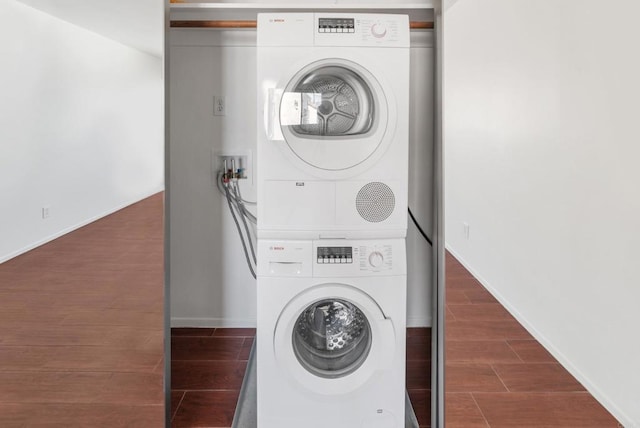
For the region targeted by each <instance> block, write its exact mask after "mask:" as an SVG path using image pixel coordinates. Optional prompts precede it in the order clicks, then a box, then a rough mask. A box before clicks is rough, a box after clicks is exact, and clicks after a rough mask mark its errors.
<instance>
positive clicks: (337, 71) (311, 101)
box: [291, 65, 374, 138]
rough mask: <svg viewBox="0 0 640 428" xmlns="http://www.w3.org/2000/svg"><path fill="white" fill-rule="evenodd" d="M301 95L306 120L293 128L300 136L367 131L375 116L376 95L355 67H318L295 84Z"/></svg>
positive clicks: (338, 134) (339, 134)
mask: <svg viewBox="0 0 640 428" xmlns="http://www.w3.org/2000/svg"><path fill="white" fill-rule="evenodd" d="M292 91H293V92H294V93H298V94H300V95H301V99H302V107H303V111H302V116H301V118H302V120H300V123H299V124H296V125H293V126H292V127H291V130H292V131H293V132H294V133H295V134H297V135H298V136H300V137H302V138H304V137H305V136H313V137H316V136H348V135H361V134H366V133H367V132H369V130H370V129H371V126H372V123H373V118H374V111H373V109H374V102H373V95H372V94H371V90H370V89H369V87H368V85H367V84H366V83H365V82H364V80H363V79H362V78H361V77H360V76H359V75H358V74H356V73H355V72H353V71H352V70H350V69H348V68H346V67H341V66H335V65H328V66H323V67H320V68H317V69H315V70H313V71H311V72H310V73H308V74H306V75H304V76H303V77H302V78H301V79H300V80H299V81H298V82H297V83H295V84H294V85H293V88H292Z"/></svg>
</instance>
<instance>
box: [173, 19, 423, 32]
mask: <svg viewBox="0 0 640 428" xmlns="http://www.w3.org/2000/svg"><path fill="white" fill-rule="evenodd" d="M256 27H257V21H240V20H238V21H171V28H256ZM409 28H410V29H412V30H429V29H432V28H433V22H427V21H411V22H410V23H409Z"/></svg>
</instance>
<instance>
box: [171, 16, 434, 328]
mask: <svg viewBox="0 0 640 428" xmlns="http://www.w3.org/2000/svg"><path fill="white" fill-rule="evenodd" d="M255 37H256V33H255V31H247V30H228V31H222V30H186V29H184V30H183V29H180V30H172V31H171V45H172V47H171V52H170V61H171V69H170V70H171V71H170V88H171V89H170V91H171V93H170V102H171V109H170V112H171V123H170V133H171V136H170V138H171V150H170V163H171V165H170V168H171V182H170V186H171V187H170V189H171V207H170V221H171V241H170V242H171V244H170V245H171V270H170V272H171V279H170V280H171V323H172V326H174V327H180V326H182V327H186V326H191V327H205V326H233V327H253V326H255V318H256V307H255V304H256V290H255V280H254V279H253V278H252V277H251V275H250V273H249V270H248V268H247V266H246V262H245V257H244V254H243V252H242V247H241V245H240V241H239V238H238V236H237V232H236V229H235V225H234V223H233V220H232V219H231V216H230V214H229V210H228V207H227V205H226V202H225V201H224V199H223V198H222V196H221V195H220V194H219V192H218V191H217V190H216V189H215V187H214V181H213V179H212V169H211V164H212V161H211V156H212V153H214V152H219V151H224V152H234V151H238V152H245V151H250V152H251V153H252V154H253V156H252V159H253V168H255V150H256V135H257V130H256V124H255V105H256V102H257V89H256V62H255V61H256V47H255V43H256V39H255ZM412 37H413V38H412V50H411V61H412V69H411V79H412V88H413V90H412V99H411V106H412V118H411V131H410V135H411V148H410V150H411V155H412V158H411V165H410V177H411V178H412V182H411V185H410V189H409V190H410V192H409V202H410V204H411V207H412V209H413V212H414V214H415V215H416V217H417V218H418V219H419V221H420V222H421V226H422V227H423V228H424V229H425V230H426V231H427V233H430V234H431V235H432V232H431V226H432V225H431V224H432V222H433V217H432V198H433V193H432V192H431V186H432V184H433V169H432V167H431V162H432V159H433V157H432V155H433V153H432V152H433V138H432V137H433V136H432V124H433V122H432V116H433V110H432V103H433V86H432V85H433V79H432V78H429V76H433V72H434V51H433V44H434V40H433V39H432V34H431V32H423V33H420V34H412ZM214 95H219V96H220V95H222V96H225V97H226V107H227V113H226V116H213V96H214ZM423 118H427V119H423ZM251 174H252V172H251V171H249V175H251ZM255 184H256V183H255V182H251V181H250V180H249V181H248V182H242V183H241V185H242V193H243V196H244V197H245V198H246V199H249V200H255V197H256V187H255ZM416 234H417V232H416V230H415V228H414V227H413V225H410V226H409V235H410V237H409V239H408V240H407V249H408V252H409V253H410V256H411V255H414V254H415V258H410V260H409V265H408V271H409V281H408V282H409V284H408V285H409V290H408V295H409V298H408V307H407V316H408V324H409V325H410V326H428V325H431V289H430V287H429V282H430V280H431V277H432V275H431V266H430V261H431V257H430V256H429V255H428V254H429V253H428V252H429V251H430V249H429V247H428V246H427V244H426V243H425V242H424V241H423V240H422V238H421V237H420V238H417V235H416ZM425 260H426V262H425Z"/></svg>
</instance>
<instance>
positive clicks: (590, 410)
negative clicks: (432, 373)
mask: <svg viewBox="0 0 640 428" xmlns="http://www.w3.org/2000/svg"><path fill="white" fill-rule="evenodd" d="M446 299H447V305H446V310H447V313H446V333H445V338H446V340H445V353H446V375H445V391H446V396H445V407H446V415H445V416H446V422H447V423H446V426H447V428H455V427H460V428H473V427H491V428H502V427H504V428H514V427H532V428H533V427H536V428H538V427H566V428H578V427H580V428H588V427H592V428H605V427H618V426H619V425H618V423H617V421H616V420H615V419H614V418H613V416H611V415H610V414H609V413H608V412H607V411H606V410H605V409H604V408H603V407H602V406H601V405H600V403H598V402H597V401H596V400H595V399H594V398H593V397H592V396H591V394H589V393H588V392H587V391H586V390H585V389H584V387H583V386H582V385H581V384H580V383H579V382H578V381H577V380H576V379H575V378H574V377H573V376H571V375H570V374H569V372H567V371H566V370H565V369H564V368H563V367H562V366H561V365H560V364H559V363H558V362H557V361H556V360H555V359H554V358H553V357H552V356H551V354H549V353H548V352H547V351H546V350H545V349H544V348H543V347H542V346H541V345H540V344H539V343H538V342H537V341H536V340H535V339H534V338H533V337H532V336H531V335H530V334H529V333H528V332H527V331H526V330H525V329H524V328H523V327H522V326H521V325H520V324H519V323H518V322H517V321H516V320H515V319H514V318H513V317H512V316H511V315H510V314H509V313H508V312H507V311H506V310H505V309H504V307H502V305H500V303H498V301H497V300H495V298H494V297H493V296H492V295H491V294H490V293H489V292H488V291H487V290H486V289H485V288H484V287H483V286H482V285H481V284H480V283H479V282H478V281H477V280H476V279H475V278H474V277H473V276H472V275H471V274H470V273H469V272H468V271H467V270H466V269H465V268H464V266H462V265H461V264H460V263H459V262H458V261H457V260H456V259H455V258H454V257H453V256H451V254H447V259H446Z"/></svg>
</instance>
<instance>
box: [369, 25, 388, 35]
mask: <svg viewBox="0 0 640 428" xmlns="http://www.w3.org/2000/svg"><path fill="white" fill-rule="evenodd" d="M371 34H372V35H373V37H375V38H377V39H380V38H382V37H384V36H385V35H386V34H387V26H386V25H384V24H383V23H382V22H376V23H375V24H373V25H372V26H371Z"/></svg>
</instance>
